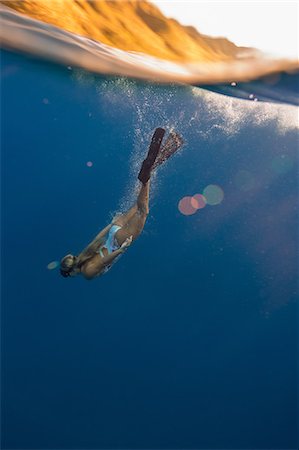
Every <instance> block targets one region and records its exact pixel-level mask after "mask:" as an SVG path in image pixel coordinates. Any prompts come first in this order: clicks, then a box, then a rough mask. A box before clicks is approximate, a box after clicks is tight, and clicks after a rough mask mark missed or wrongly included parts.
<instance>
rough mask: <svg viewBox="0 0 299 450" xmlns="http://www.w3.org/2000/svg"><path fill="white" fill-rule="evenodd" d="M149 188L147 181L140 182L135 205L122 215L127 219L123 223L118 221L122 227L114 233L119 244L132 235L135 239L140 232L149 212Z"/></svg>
mask: <svg viewBox="0 0 299 450" xmlns="http://www.w3.org/2000/svg"><path fill="white" fill-rule="evenodd" d="M149 189H150V182H149V181H148V182H147V183H146V184H142V186H141V188H140V191H139V194H138V198H137V202H136V205H134V206H133V207H132V208H131V209H130V210H129V211H128V213H127V214H125V215H124V216H123V217H122V219H123V218H126V219H127V220H126V221H125V222H123V225H120V223H119V225H120V226H122V228H121V229H120V230H118V231H117V233H116V238H117V241H118V243H119V244H120V245H121V244H122V243H123V242H124V241H125V240H126V239H127V238H128V237H130V236H133V240H134V239H136V238H137V237H138V236H139V235H140V233H141V232H142V230H143V227H144V224H145V222H146V218H147V216H148V213H149ZM117 224H118V223H116V225H117Z"/></svg>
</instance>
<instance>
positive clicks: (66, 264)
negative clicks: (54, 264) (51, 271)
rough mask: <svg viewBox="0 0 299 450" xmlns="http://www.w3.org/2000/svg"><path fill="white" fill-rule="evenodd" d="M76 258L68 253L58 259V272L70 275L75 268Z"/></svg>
mask: <svg viewBox="0 0 299 450" xmlns="http://www.w3.org/2000/svg"><path fill="white" fill-rule="evenodd" d="M76 262H77V258H76V256H74V255H71V254H70V253H69V254H68V255H66V256H64V258H62V260H61V261H60V274H61V275H62V276H63V277H64V278H66V277H70V276H72V274H73V272H74V269H75V268H76Z"/></svg>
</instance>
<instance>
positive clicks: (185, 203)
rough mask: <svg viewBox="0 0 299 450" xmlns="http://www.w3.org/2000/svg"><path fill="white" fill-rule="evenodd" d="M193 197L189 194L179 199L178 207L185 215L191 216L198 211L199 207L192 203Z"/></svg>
mask: <svg viewBox="0 0 299 450" xmlns="http://www.w3.org/2000/svg"><path fill="white" fill-rule="evenodd" d="M192 199H193V197H190V196H187V197H183V198H182V199H181V200H180V201H179V204H178V209H179V211H180V213H182V214H184V216H191V214H194V213H196V211H197V208H194V206H193V205H192Z"/></svg>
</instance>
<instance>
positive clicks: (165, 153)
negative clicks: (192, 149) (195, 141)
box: [152, 131, 184, 170]
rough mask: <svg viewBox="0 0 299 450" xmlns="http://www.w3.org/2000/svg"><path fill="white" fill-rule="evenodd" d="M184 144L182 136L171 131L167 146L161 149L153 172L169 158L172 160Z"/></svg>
mask: <svg viewBox="0 0 299 450" xmlns="http://www.w3.org/2000/svg"><path fill="white" fill-rule="evenodd" d="M183 144H184V141H183V138H182V136H180V135H179V134H178V133H176V132H175V131H170V133H169V135H168V137H167V139H166V141H165V144H164V145H163V147H161V149H160V152H159V154H158V156H157V158H156V161H155V163H154V165H153V167H152V170H154V169H155V168H156V167H158V166H160V165H161V164H163V163H164V162H165V161H167V159H168V158H170V157H171V156H172V155H173V154H174V153H176V152H177V151H178V150H179V149H180V148H181V147H182V145H183Z"/></svg>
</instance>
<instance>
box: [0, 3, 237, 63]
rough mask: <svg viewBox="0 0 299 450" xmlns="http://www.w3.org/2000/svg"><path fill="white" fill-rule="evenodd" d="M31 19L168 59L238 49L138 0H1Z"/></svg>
mask: <svg viewBox="0 0 299 450" xmlns="http://www.w3.org/2000/svg"><path fill="white" fill-rule="evenodd" d="M0 3H2V4H4V5H6V6H8V7H10V8H13V9H15V10H17V11H19V12H21V13H23V14H26V15H28V16H30V17H32V18H34V19H37V20H40V21H43V22H47V23H49V24H52V25H55V26H57V27H60V28H62V29H65V30H67V31H70V32H72V33H76V34H79V35H82V36H86V37H89V38H91V39H94V40H97V41H100V42H102V43H104V44H108V45H110V46H112V47H116V48H119V49H122V50H127V51H135V52H143V53H147V54H149V55H152V56H156V57H158V58H162V59H168V60H172V61H193V62H194V61H221V60H228V59H231V58H235V57H236V55H238V54H240V53H242V50H243V49H242V48H239V47H237V46H236V45H234V44H233V43H232V42H230V41H228V40H227V39H225V38H210V37H208V36H205V35H201V34H200V33H198V32H197V30H196V29H195V28H193V27H188V26H182V25H180V23H179V22H177V21H176V20H174V19H168V18H166V17H165V16H164V15H163V14H162V13H161V12H160V10H159V9H158V8H157V7H156V6H154V5H153V4H151V3H149V2H147V1H142V0H130V1H129V0H114V1H107V0H93V1H88V0H78V1H75V0H43V1H41V0H22V1H14V0H9V1H5V0H0Z"/></svg>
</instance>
